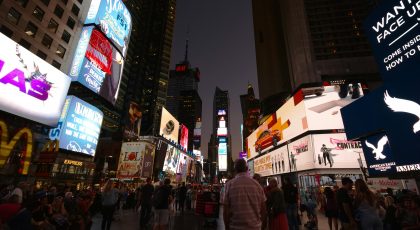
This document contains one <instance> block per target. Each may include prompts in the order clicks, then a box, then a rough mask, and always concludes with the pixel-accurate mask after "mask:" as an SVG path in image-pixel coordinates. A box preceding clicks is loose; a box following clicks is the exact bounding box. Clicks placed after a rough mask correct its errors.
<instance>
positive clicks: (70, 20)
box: [67, 17, 76, 29]
mask: <svg viewBox="0 0 420 230" xmlns="http://www.w3.org/2000/svg"><path fill="white" fill-rule="evenodd" d="M67 25H68V26H69V27H70V28H71V29H73V28H74V25H76V21H75V20H74V19H73V18H71V17H69V19H68V20H67Z"/></svg>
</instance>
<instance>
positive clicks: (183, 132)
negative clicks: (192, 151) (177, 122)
mask: <svg viewBox="0 0 420 230" xmlns="http://www.w3.org/2000/svg"><path fill="white" fill-rule="evenodd" d="M179 144H180V145H181V146H182V147H183V148H185V149H188V128H187V127H186V126H185V125H181V140H180V141H179Z"/></svg>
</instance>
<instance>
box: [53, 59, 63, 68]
mask: <svg viewBox="0 0 420 230" xmlns="http://www.w3.org/2000/svg"><path fill="white" fill-rule="evenodd" d="M51 65H52V66H54V67H55V68H57V69H60V67H61V64H60V63H59V62H57V61H56V60H53V61H52V63H51Z"/></svg>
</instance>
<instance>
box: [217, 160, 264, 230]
mask: <svg viewBox="0 0 420 230" xmlns="http://www.w3.org/2000/svg"><path fill="white" fill-rule="evenodd" d="M234 168H235V171H236V177H235V178H234V179H232V180H230V181H229V182H227V183H226V190H225V199H224V206H223V207H224V208H223V220H224V223H225V228H226V229H227V230H243V229H247V230H261V229H262V224H263V222H264V220H265V218H266V212H267V210H266V204H265V201H266V197H265V195H264V191H263V189H262V187H261V185H259V184H258V182H257V181H255V180H254V179H252V178H251V177H249V176H248V173H247V172H248V167H247V165H246V162H245V160H244V159H238V160H236V161H235V166H234Z"/></svg>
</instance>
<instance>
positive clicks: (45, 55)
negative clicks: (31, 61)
mask: <svg viewBox="0 0 420 230" xmlns="http://www.w3.org/2000/svg"><path fill="white" fill-rule="evenodd" d="M36 55H37V56H38V57H40V58H41V59H43V60H45V59H47V54H46V53H44V52H42V51H41V50H38V51H37V52H36Z"/></svg>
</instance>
